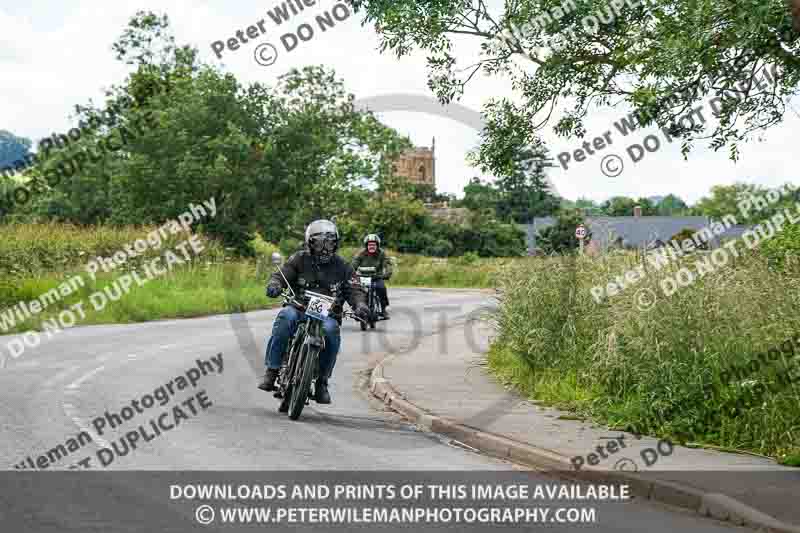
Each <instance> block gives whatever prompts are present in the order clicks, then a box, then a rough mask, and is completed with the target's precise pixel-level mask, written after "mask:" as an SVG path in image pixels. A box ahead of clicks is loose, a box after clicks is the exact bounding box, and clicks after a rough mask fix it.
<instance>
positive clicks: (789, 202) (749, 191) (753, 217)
mask: <svg viewBox="0 0 800 533" xmlns="http://www.w3.org/2000/svg"><path fill="white" fill-rule="evenodd" d="M786 188H789V190H792V191H793V190H795V189H796V186H794V185H791V184H788V183H787V184H785V185H783V186H782V189H784V190H785V189H786ZM768 191H769V189H768V188H767V187H764V186H762V185H756V184H751V183H743V182H737V183H734V184H733V185H715V186H713V187H711V194H710V195H709V196H705V197H703V198H701V199H700V201H698V202H697V204H695V206H694V211H696V212H697V214H699V215H702V216H706V217H710V218H713V219H715V220H721V219H722V218H723V217H724V216H726V215H733V216H734V218H735V219H736V221H737V222H738V223H740V224H755V223H758V222H760V221H762V220H764V219H766V218H769V217H771V216H772V215H774V214H775V213H777V212H778V211H782V210H783V209H785V208H787V207H793V206H794V203H795V202H796V198H795V197H794V195H789V194H783V195H782V196H781V198H780V199H779V200H778V201H777V202H775V203H770V202H766V204H767V205H766V207H763V208H759V207H757V205H758V204H757V203H756V202H747V200H746V199H747V198H748V197H752V196H764V195H765V194H767V192H768ZM740 203H742V207H743V208H744V210H745V213H742V212H741V209H740V207H739V204H740Z"/></svg>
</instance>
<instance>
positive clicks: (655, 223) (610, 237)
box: [523, 208, 747, 253]
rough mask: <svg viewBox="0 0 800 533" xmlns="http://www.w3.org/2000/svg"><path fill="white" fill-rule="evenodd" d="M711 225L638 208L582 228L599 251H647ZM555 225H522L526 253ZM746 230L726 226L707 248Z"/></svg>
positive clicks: (547, 220)
mask: <svg viewBox="0 0 800 533" xmlns="http://www.w3.org/2000/svg"><path fill="white" fill-rule="evenodd" d="M713 222H714V221H713V220H712V219H710V218H708V217H702V216H685V217H681V216H678V217H673V216H641V210H640V209H639V208H637V209H636V210H635V214H634V216H629V217H609V216H588V217H586V227H587V229H588V230H589V231H590V232H591V235H592V241H594V243H595V245H596V246H598V247H599V249H601V250H607V249H608V248H609V247H611V246H619V245H621V246H623V247H625V248H651V247H653V246H658V245H661V244H662V243H666V242H667V241H669V240H670V238H671V237H672V236H673V235H675V234H676V233H679V232H680V231H681V230H684V229H691V230H694V231H695V232H697V231H701V230H703V229H704V228H709V227H710V226H711V224H712V223H713ZM555 223H556V219H555V218H554V217H542V218H535V219H533V221H532V222H531V223H530V224H526V225H524V226H523V229H524V230H525V232H526V234H527V236H528V253H534V252H535V250H536V249H537V246H536V238H537V236H538V234H539V232H540V231H541V230H543V229H545V228H547V227H549V226H552V225H553V224H555ZM746 229H747V226H741V225H737V226H734V225H730V226H728V227H727V229H726V231H725V233H723V234H721V235H719V236H717V237H715V238H714V239H711V240H710V241H709V246H710V247H711V248H715V247H717V246H719V245H720V243H721V242H722V240H727V239H730V238H736V237H739V236H741V234H742V233H743V232H744V231H745V230H746Z"/></svg>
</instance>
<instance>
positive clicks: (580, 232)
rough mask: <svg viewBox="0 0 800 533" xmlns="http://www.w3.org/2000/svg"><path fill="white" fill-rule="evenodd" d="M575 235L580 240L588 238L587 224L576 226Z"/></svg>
mask: <svg viewBox="0 0 800 533" xmlns="http://www.w3.org/2000/svg"><path fill="white" fill-rule="evenodd" d="M575 237H576V238H578V239H580V240H583V239H585V238H586V226H584V225H583V224H581V225H580V226H578V227H577V228H575Z"/></svg>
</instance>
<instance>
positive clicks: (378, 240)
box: [364, 233, 381, 248]
mask: <svg viewBox="0 0 800 533" xmlns="http://www.w3.org/2000/svg"><path fill="white" fill-rule="evenodd" d="M371 242H374V243H375V244H377V245H378V248H380V247H381V238H380V237H378V236H377V235H375V234H374V233H370V234H369V235H367V236H366V237H364V248H366V247H367V245H368V244H369V243H371Z"/></svg>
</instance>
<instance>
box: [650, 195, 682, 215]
mask: <svg viewBox="0 0 800 533" xmlns="http://www.w3.org/2000/svg"><path fill="white" fill-rule="evenodd" d="M688 210H689V206H688V205H686V202H684V201H683V200H681V199H680V198H679V197H677V196H675V195H674V194H668V195H667V196H665V197H664V199H663V200H661V201H660V202H659V203H658V205H657V206H656V213H657V214H659V215H662V216H678V215H686V214H687V213H688Z"/></svg>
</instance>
